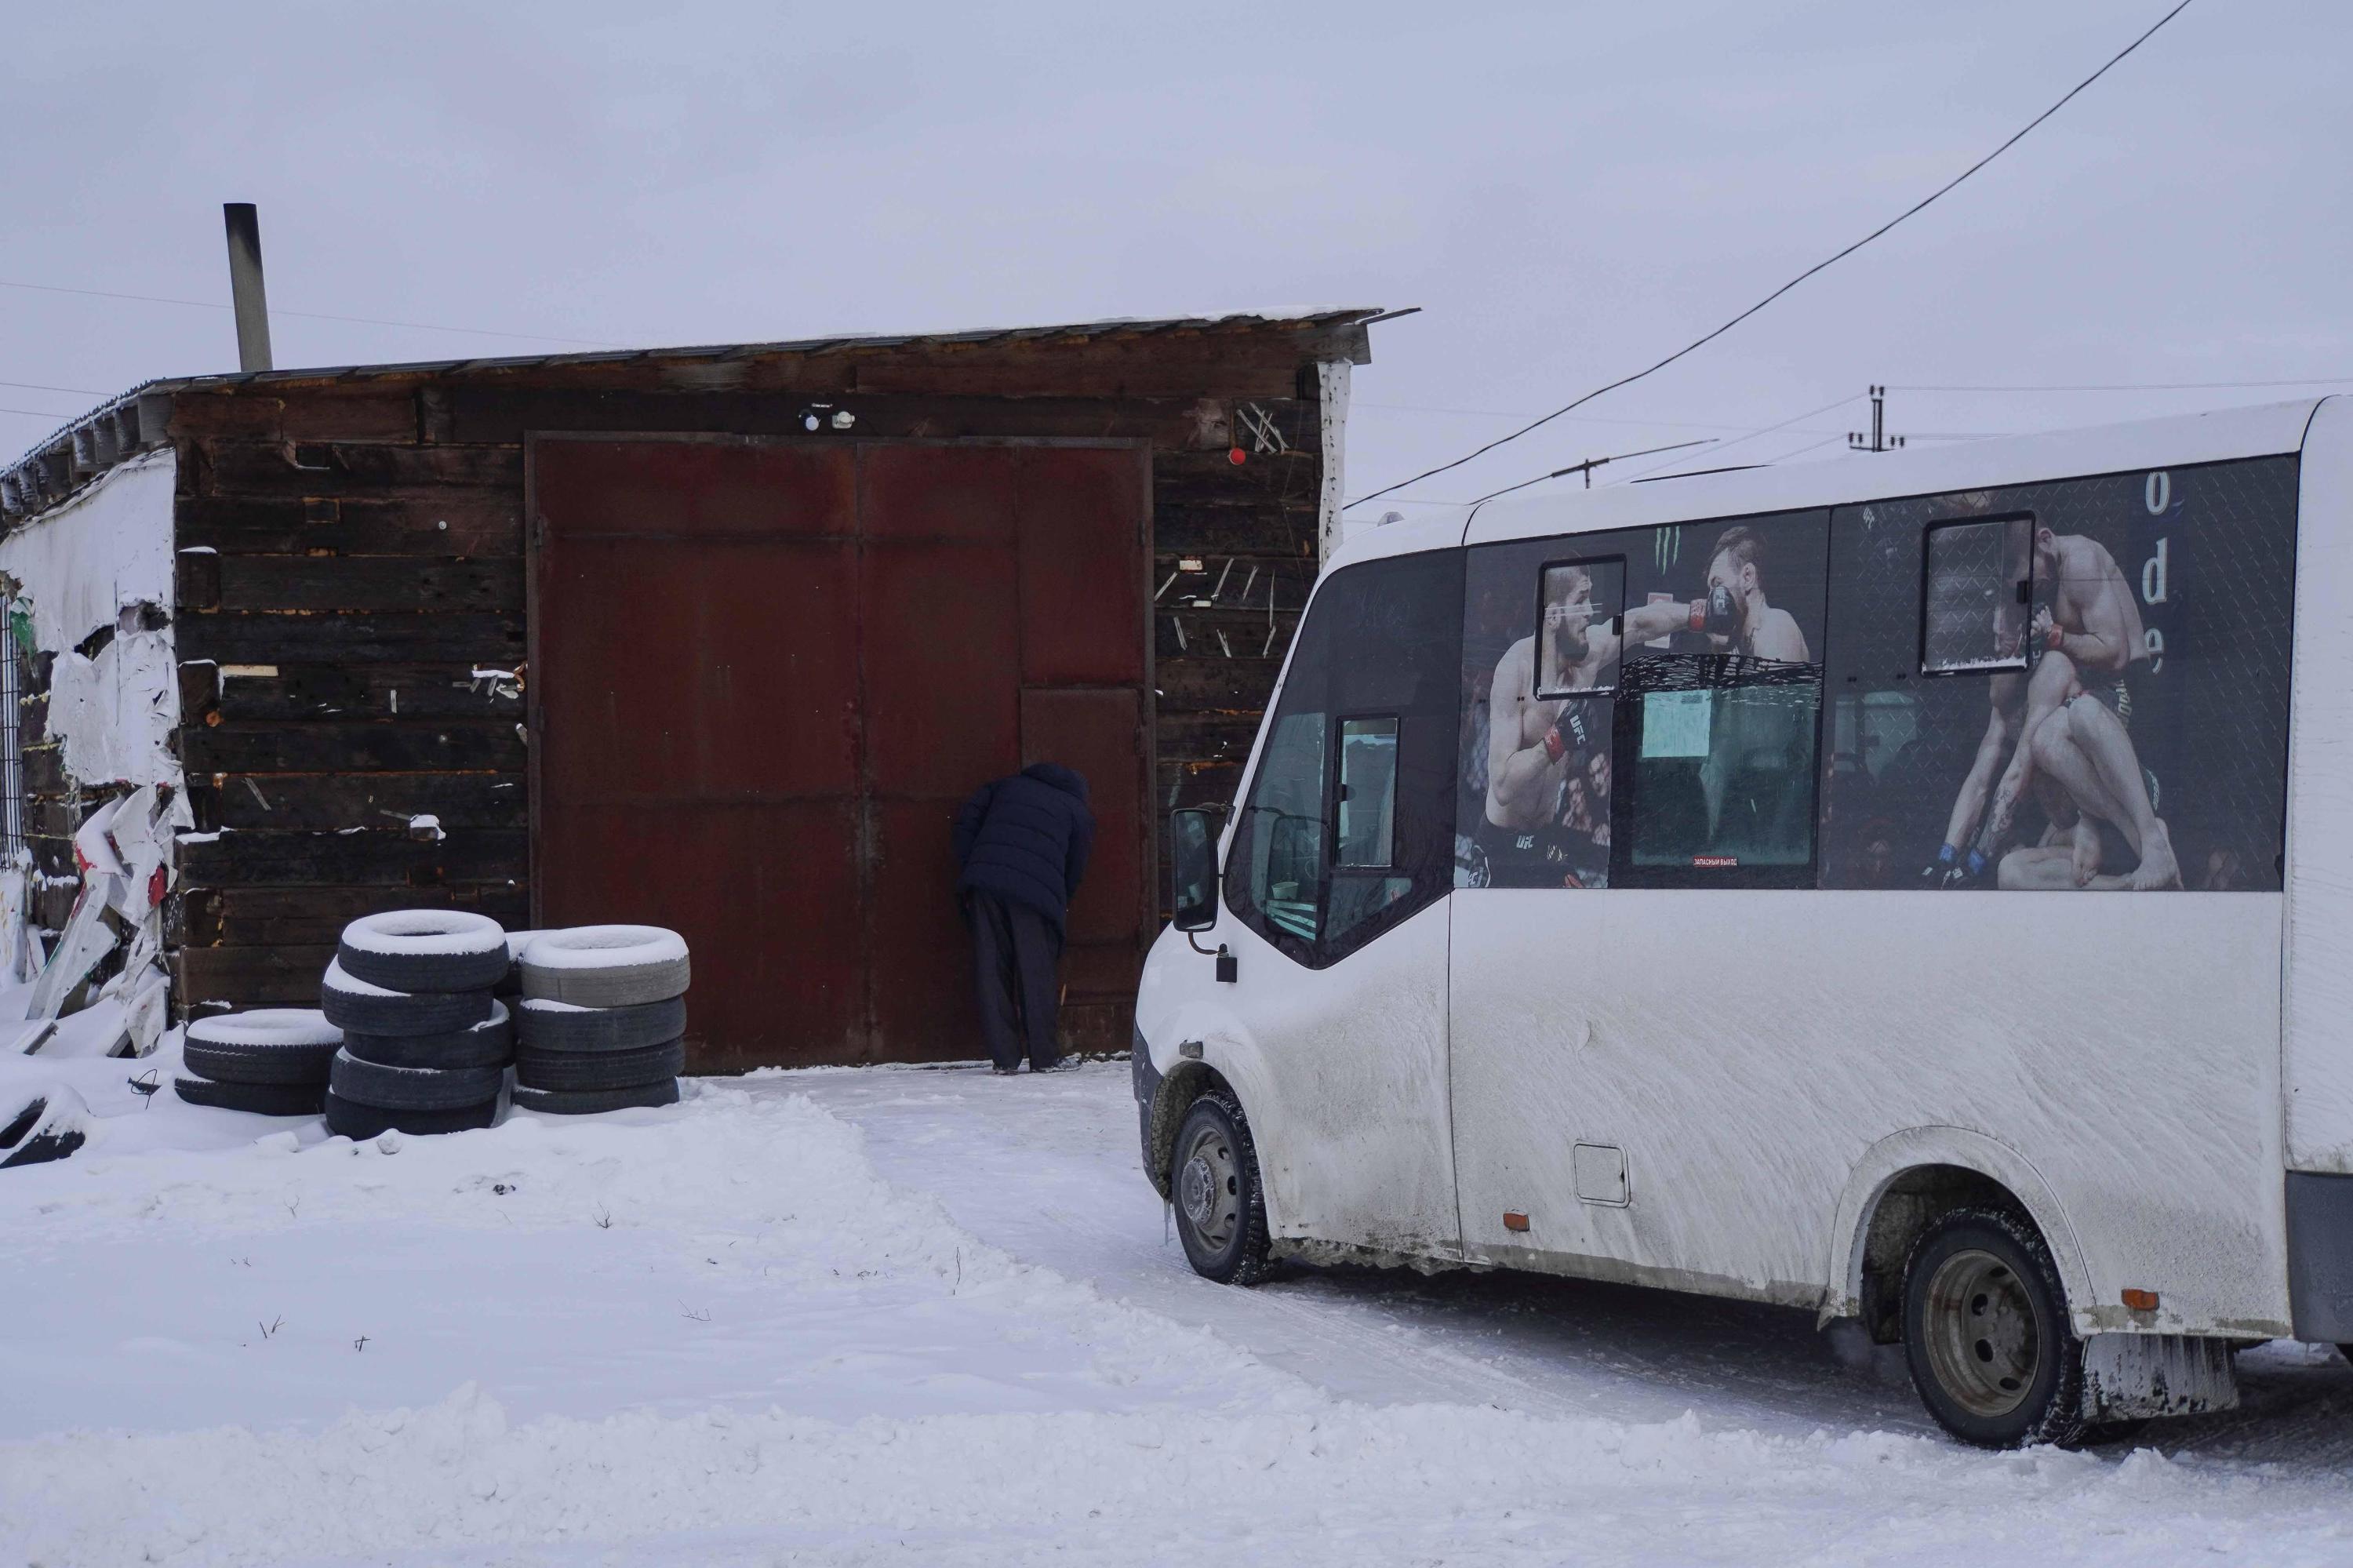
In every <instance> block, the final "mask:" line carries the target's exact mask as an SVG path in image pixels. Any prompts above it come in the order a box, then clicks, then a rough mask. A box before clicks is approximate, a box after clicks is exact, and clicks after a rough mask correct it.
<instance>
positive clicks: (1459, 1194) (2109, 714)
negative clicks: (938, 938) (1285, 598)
mask: <svg viewBox="0 0 2353 1568" xmlns="http://www.w3.org/2000/svg"><path fill="white" fill-rule="evenodd" d="M1169 859H1170V863H1171V869H1172V872H1173V874H1174V887H1173V912H1174V916H1175V918H1174V921H1173V923H1172V925H1171V926H1170V927H1169V928H1168V929H1167V930H1166V931H1164V932H1162V934H1161V936H1160V938H1159V940H1158V942H1157V944H1156V945H1155V947H1154V948H1153V949H1152V952H1151V954H1150V957H1149V959H1148V961H1147V964H1146V966H1145V974H1144V979H1143V984H1142V987H1141V990H1140V992H1139V997H1138V1003H1137V1009H1136V1038H1135V1048H1134V1085H1135V1094H1136V1100H1137V1106H1138V1113H1139V1118H1140V1122H1141V1129H1142V1136H1143V1145H1144V1164H1145V1171H1146V1173H1147V1174H1148V1175H1149V1176H1150V1177H1151V1179H1152V1181H1153V1182H1154V1183H1155V1186H1156V1187H1157V1188H1158V1189H1159V1191H1160V1192H1161V1193H1162V1195H1163V1196H1164V1197H1165V1198H1166V1199H1167V1200H1169V1202H1171V1204H1172V1206H1173V1209H1174V1213H1175V1220H1176V1228H1177V1231H1178V1234H1179V1236H1180V1238H1181V1240H1182V1242H1183V1245H1184V1247H1185V1251H1186V1254H1187V1257H1188V1258H1189V1259H1190V1260H1191V1262H1192V1264H1193V1266H1194V1267H1196V1268H1197V1269H1198V1270H1199V1271H1200V1272H1201V1273H1203V1274H1205V1275H1207V1276H1208V1277H1211V1278H1213V1279H1219V1280H1226V1281H1231V1282H1234V1283H1236V1284H1248V1283H1250V1282H1251V1281H1253V1280H1255V1279H1257V1278H1259V1277H1261V1275H1262V1274H1263V1272H1264V1271H1265V1269H1266V1268H1267V1267H1268V1266H1269V1264H1270V1260H1271V1259H1274V1258H1278V1257H1282V1256H1285V1255H1289V1256H1293V1257H1298V1258H1303V1259H1306V1260H1310V1261H1317V1260H1344V1259H1359V1260H1366V1261H1371V1262H1375V1263H1388V1264H1399V1263H1403V1264H1410V1265H1413V1266H1423V1267H1427V1266H1432V1265H1437V1266H1448V1265H1454V1266H1473V1267H1499V1268H1517V1269H1533V1270H1541V1271H1546V1272H1549V1273H1554V1274H1562V1275H1571V1276H1580V1277H1590V1278H1597V1279H1607V1280H1617V1281H1623V1282H1630V1283H1633V1284H1638V1285H1647V1286H1657V1287H1664V1288H1669V1289H1675V1290H1685V1291H1697V1292H1703V1293H1706V1294H1711V1295H1718V1296H1729V1297H1739V1298H1747V1299H1751V1300H1757V1301H1764V1302H1774V1303H1781V1304H1785V1305H1788V1306H1793V1307H1803V1308H1811V1309H1812V1310H1814V1311H1815V1312H1817V1313H1818V1314H1819V1315H1820V1319H1821V1320H1822V1321H1823V1322H1824V1323H1829V1322H1831V1321H1832V1320H1834V1319H1857V1320H1859V1321H1860V1323H1861V1324H1862V1327H1863V1328H1864V1329H1866V1330H1868V1331H1869V1332H1870V1333H1871V1335H1873V1337H1874V1338H1875V1339H1876V1340H1878V1341H1880V1342H1882V1343H1890V1344H1893V1343H1899V1342H1900V1343H1901V1344H1902V1345H1903V1347H1904V1351H1905V1359H1906V1361H1908V1363H1909V1366H1910V1368H1911V1372H1912V1376H1913V1381H1914V1382H1915V1384H1916V1386H1917V1388H1918V1390H1919V1393H1920V1395H1921V1398H1922V1399H1923V1400H1924V1402H1925V1403H1926V1405H1927V1407H1928V1409H1929V1410H1930V1412H1932V1413H1933V1414H1934V1415H1935V1416H1936V1419H1937V1420H1938V1421H1939V1422H1940V1423H1941V1424H1942V1425H1944V1426H1945V1427H1946V1428H1947V1430H1949V1431H1950V1432H1952V1433H1953V1434H1954V1435H1955V1436H1958V1437H1960V1438H1963V1439H1965V1440H1968V1441H1970V1442H1974V1443H1979V1444H1984V1445H1987V1446H2015V1445H2021V1444H2028V1443H2041V1442H2056V1443H2075V1442H2084V1441H2092V1440H2095V1439H2098V1438H2099V1437H2101V1436H2105V1435H2112V1434H2114V1433H2116V1432H2117V1431H2118V1430H2120V1429H2123V1428H2126V1427H2128V1426H2130V1425H2134V1424H2137V1422H2139V1421H2141V1420H2144V1419H2146V1418H2148V1417H2151V1416H2159V1415H2171V1414H2186V1413H2190V1412H2196V1411H2205V1410H2213V1409H2218V1408H2221V1407H2225V1406H2227V1405H2229V1404H2232V1403H2234V1402H2235V1400H2236V1398H2237V1386H2236V1382H2235V1377H2234V1373H2233V1370H2232V1351H2234V1349H2236V1348H2238V1347H2240V1346H2243V1345H2245V1344H2247V1343H2249V1342H2252V1341H2260V1340H2271V1339H2275V1338H2282V1337H2294V1338H2296V1339H2301V1340H2317V1341H2327V1342H2332V1343H2338V1344H2343V1343H2345V1342H2347V1341H2353V1040H2348V1032H2353V1021H2348V1003H2353V399H2323V400H2320V401H2317V402H2302V403H2296V404H2293V405H2284V406H2280V407H2274V408H2253V409H2242V410H2236V411H2231V412H2226V413H2218V414H2212V415H2208V416H2204V417H2200V418H2181V419H2168V420H2162V421H2155V422H2150V423H2146V424H2138V425H2130V426H2122V427H2117V428H2114V429H2102V430H2094V431H2084V432H2073V433H2065V434H2055V435H2046V436H2035V437H2030V438H2021V439H2015V440H1987V441H1981V442H1971V443H1962V444H1956V445H1954V446H1952V447H1950V448H1948V449H1946V450H1933V451H1919V450H1914V451H1906V452H1901V453H1896V454H1892V455H1884V456H1878V455H1874V456H1859V457H1853V458H1849V459H1845V460H1842V461H1835V462H1824V463H1819V464H1810V465H1800V466H1793V467H1787V468H1760V469H1755V470H1751V471H1741V472H1732V473H1723V474H1717V475H1713V476H1706V477H1696V478H1685V479H1678V480H1675V481H1672V482H1644V483H1634V484H1621V485H1617V486H1610V487H1605V488H1601V489H1597V490H1593V491H1590V492H1582V491H1580V492H1573V493H1567V494H1565V495H1557V496H1552V495H1537V496H1534V497H1515V498H1513V499H1511V500H1508V501H1502V502H1493V503H1486V504H1483V505H1481V506H1479V507H1476V508H1473V509H1472V510H1471V511H1470V512H1469V513H1468V514H1463V513H1461V512H1457V513H1455V514H1451V516H1449V517H1448V518H1446V519H1444V520H1440V521H1419V522H1415V523H1411V524H1391V525H1388V526H1386V527H1379V528H1368V529H1366V530H1364V531H1363V532H1361V533H1359V534H1357V535H1356V536H1354V537H1353V538H1352V539H1350V540H1349V542H1348V543H1347V544H1346V545H1345V547H1343V548H1342V549H1341V550H1339V551H1338V552H1337V553H1336V555H1335V557H1334V559H1333V560H1332V561H1331V562H1330V563H1329V564H1328V565H1327V567H1326V568H1325V570H1324V573H1323V575H1322V577H1321V578H1320V579H1319V581H1318V583H1317V586H1316V588H1315V591H1314V596H1313V598H1312V599H1311V601H1310V603H1309V606H1308V609H1307V611H1306V614H1305V616H1304V618H1303V620H1302V621H1301V624H1300V627H1299V630H1298V632H1297V635H1296V637H1295V639H1294V640H1293V644H1292V648H1291V652H1290V654H1289V656H1288V659H1287V661H1286V662H1285V665H1284V669H1283V673H1282V680H1281V682H1280V683H1279V685H1278V686H1277V688H1276V690H1275V693H1274V694H1273V696H1272V698H1271V700H1270V704H1269V706H1268V709H1267V714H1266V718H1265V722H1264V725H1263V726H1262V728H1261V733H1260V735H1259V737H1258V740H1257V743H1256V746H1255V747H1254V749H1253V751H1252V753H1251V756H1250V764H1249V767H1248V768H1247V769H1246V771H1245V772H1244V774H1243V777H1242V779H1241V782H1240V789H1239V793H1238V795H1237V797H1236V799H1235V801H1234V802H1233V804H1232V806H1231V807H1230V808H1225V809H1220V808H1215V807H1212V808H1208V809H1197V810H1178V811H1176V812H1175V813H1174V815H1173V817H1172V819H1171V841H1170V849H1169Z"/></svg>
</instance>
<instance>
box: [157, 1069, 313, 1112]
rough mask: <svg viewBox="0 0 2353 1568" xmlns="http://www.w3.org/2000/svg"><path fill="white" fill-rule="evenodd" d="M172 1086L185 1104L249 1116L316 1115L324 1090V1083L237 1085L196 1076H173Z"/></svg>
mask: <svg viewBox="0 0 2353 1568" xmlns="http://www.w3.org/2000/svg"><path fill="white" fill-rule="evenodd" d="M172 1087H173V1089H174V1091H175V1092H176V1093H177V1094H178V1095H179V1097H180V1098H181V1099H182V1100H183V1101H184V1102H185V1103H186V1104H188V1105H192V1106H210V1107H213V1108H214V1109H216V1110H233V1111H244V1112H247V1113H248V1115H252V1116H317V1115H318V1114H319V1107H320V1104H321V1102H322V1099H323V1098H324V1097H325V1095H326V1092H327V1087H326V1086H325V1085H324V1084H238V1083H231V1082H227V1081H225V1080H222V1079H217V1078H205V1077H196V1076H187V1077H178V1078H174V1079H173V1080H172Z"/></svg>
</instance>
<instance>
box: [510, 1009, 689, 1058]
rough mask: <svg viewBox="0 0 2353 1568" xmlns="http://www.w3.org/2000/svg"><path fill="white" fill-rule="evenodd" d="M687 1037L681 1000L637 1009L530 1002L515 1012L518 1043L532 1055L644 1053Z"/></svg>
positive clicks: (684, 1012)
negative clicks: (589, 1052)
mask: <svg viewBox="0 0 2353 1568" xmlns="http://www.w3.org/2000/svg"><path fill="white" fill-rule="evenodd" d="M684 1033H686V1001H685V999H684V998H682V997H671V998H670V1000H669V1001H649V1002H646V1003H645V1004H643V1005H642V1006H638V1007H580V1006H576V1005H575V1004H574V1003H571V1002H564V1001H526V1002H524V1003H523V1004H522V1007H520V1008H519V1009H517V1010H516V1013H515V1040H516V1043H517V1044H519V1045H520V1046H521V1047H522V1049H524V1050H527V1051H639V1050H643V1049H644V1048H645V1047H647V1046H649V1045H660V1044H667V1043H668V1042H670V1041H672V1040H675V1039H677V1038H679V1037H680V1036H681V1035H682V1034H684Z"/></svg>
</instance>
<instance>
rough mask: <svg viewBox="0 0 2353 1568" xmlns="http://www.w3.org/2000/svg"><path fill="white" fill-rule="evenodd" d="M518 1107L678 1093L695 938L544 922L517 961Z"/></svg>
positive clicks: (598, 1104)
mask: <svg viewBox="0 0 2353 1568" xmlns="http://www.w3.org/2000/svg"><path fill="white" fill-rule="evenodd" d="M516 969H517V970H518V971H519V978H520V980H521V983H522V1006H521V1007H520V1009H518V1011H517V1013H516V1024H515V1027H516V1030H517V1032H518V1033H519V1035H520V1037H521V1040H520V1044H518V1045H517V1046H516V1048H515V1090H514V1106H515V1108H516V1109H517V1110H528V1111H539V1112H543V1113H546V1114H549V1115H554V1116H586V1115H593V1114H595V1113H596V1112H598V1111H609V1110H621V1109H625V1108H627V1107H632V1106H666V1105H672V1104H675V1103H676V1102H677V1100H678V1075H679V1073H680V1072H681V1070H682V1069H683V1068H684V1067H685V1065H686V1040H685V1035H686V988H687V981H688V978H689V970H688V963H687V951H686V940H685V938H682V937H681V936H680V935H679V934H678V933H677V932H675V931H666V930H663V929H662V928H661V927H658V926H579V927H573V928H571V929H569V930H562V931H542V932H538V933H536V934H535V935H533V937H532V938H531V939H530V940H529V941H528V942H525V943H523V944H522V946H521V948H520V949H519V955H518V958H517V961H516Z"/></svg>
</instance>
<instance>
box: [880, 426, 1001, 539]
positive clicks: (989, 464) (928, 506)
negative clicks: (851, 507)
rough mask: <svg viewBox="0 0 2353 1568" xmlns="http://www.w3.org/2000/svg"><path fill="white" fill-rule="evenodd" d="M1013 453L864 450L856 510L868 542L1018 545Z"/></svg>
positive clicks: (925, 448)
mask: <svg viewBox="0 0 2353 1568" xmlns="http://www.w3.org/2000/svg"><path fill="white" fill-rule="evenodd" d="M1013 459H1014V453H1013V450H1012V449H1011V448H1009V447H978V446H974V447H954V446H930V445H905V446H897V445H891V446H886V445H880V444H877V445H871V446H866V447H861V448H860V450H859V455H858V461H859V472H858V486H859V509H860V518H861V521H862V524H863V527H864V529H865V533H866V535H867V537H868V538H870V539H899V538H911V537H922V538H934V539H964V540H967V541H970V542H972V543H975V544H981V543H989V544H998V545H1007V546H1009V545H1011V544H1012V543H1013Z"/></svg>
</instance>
